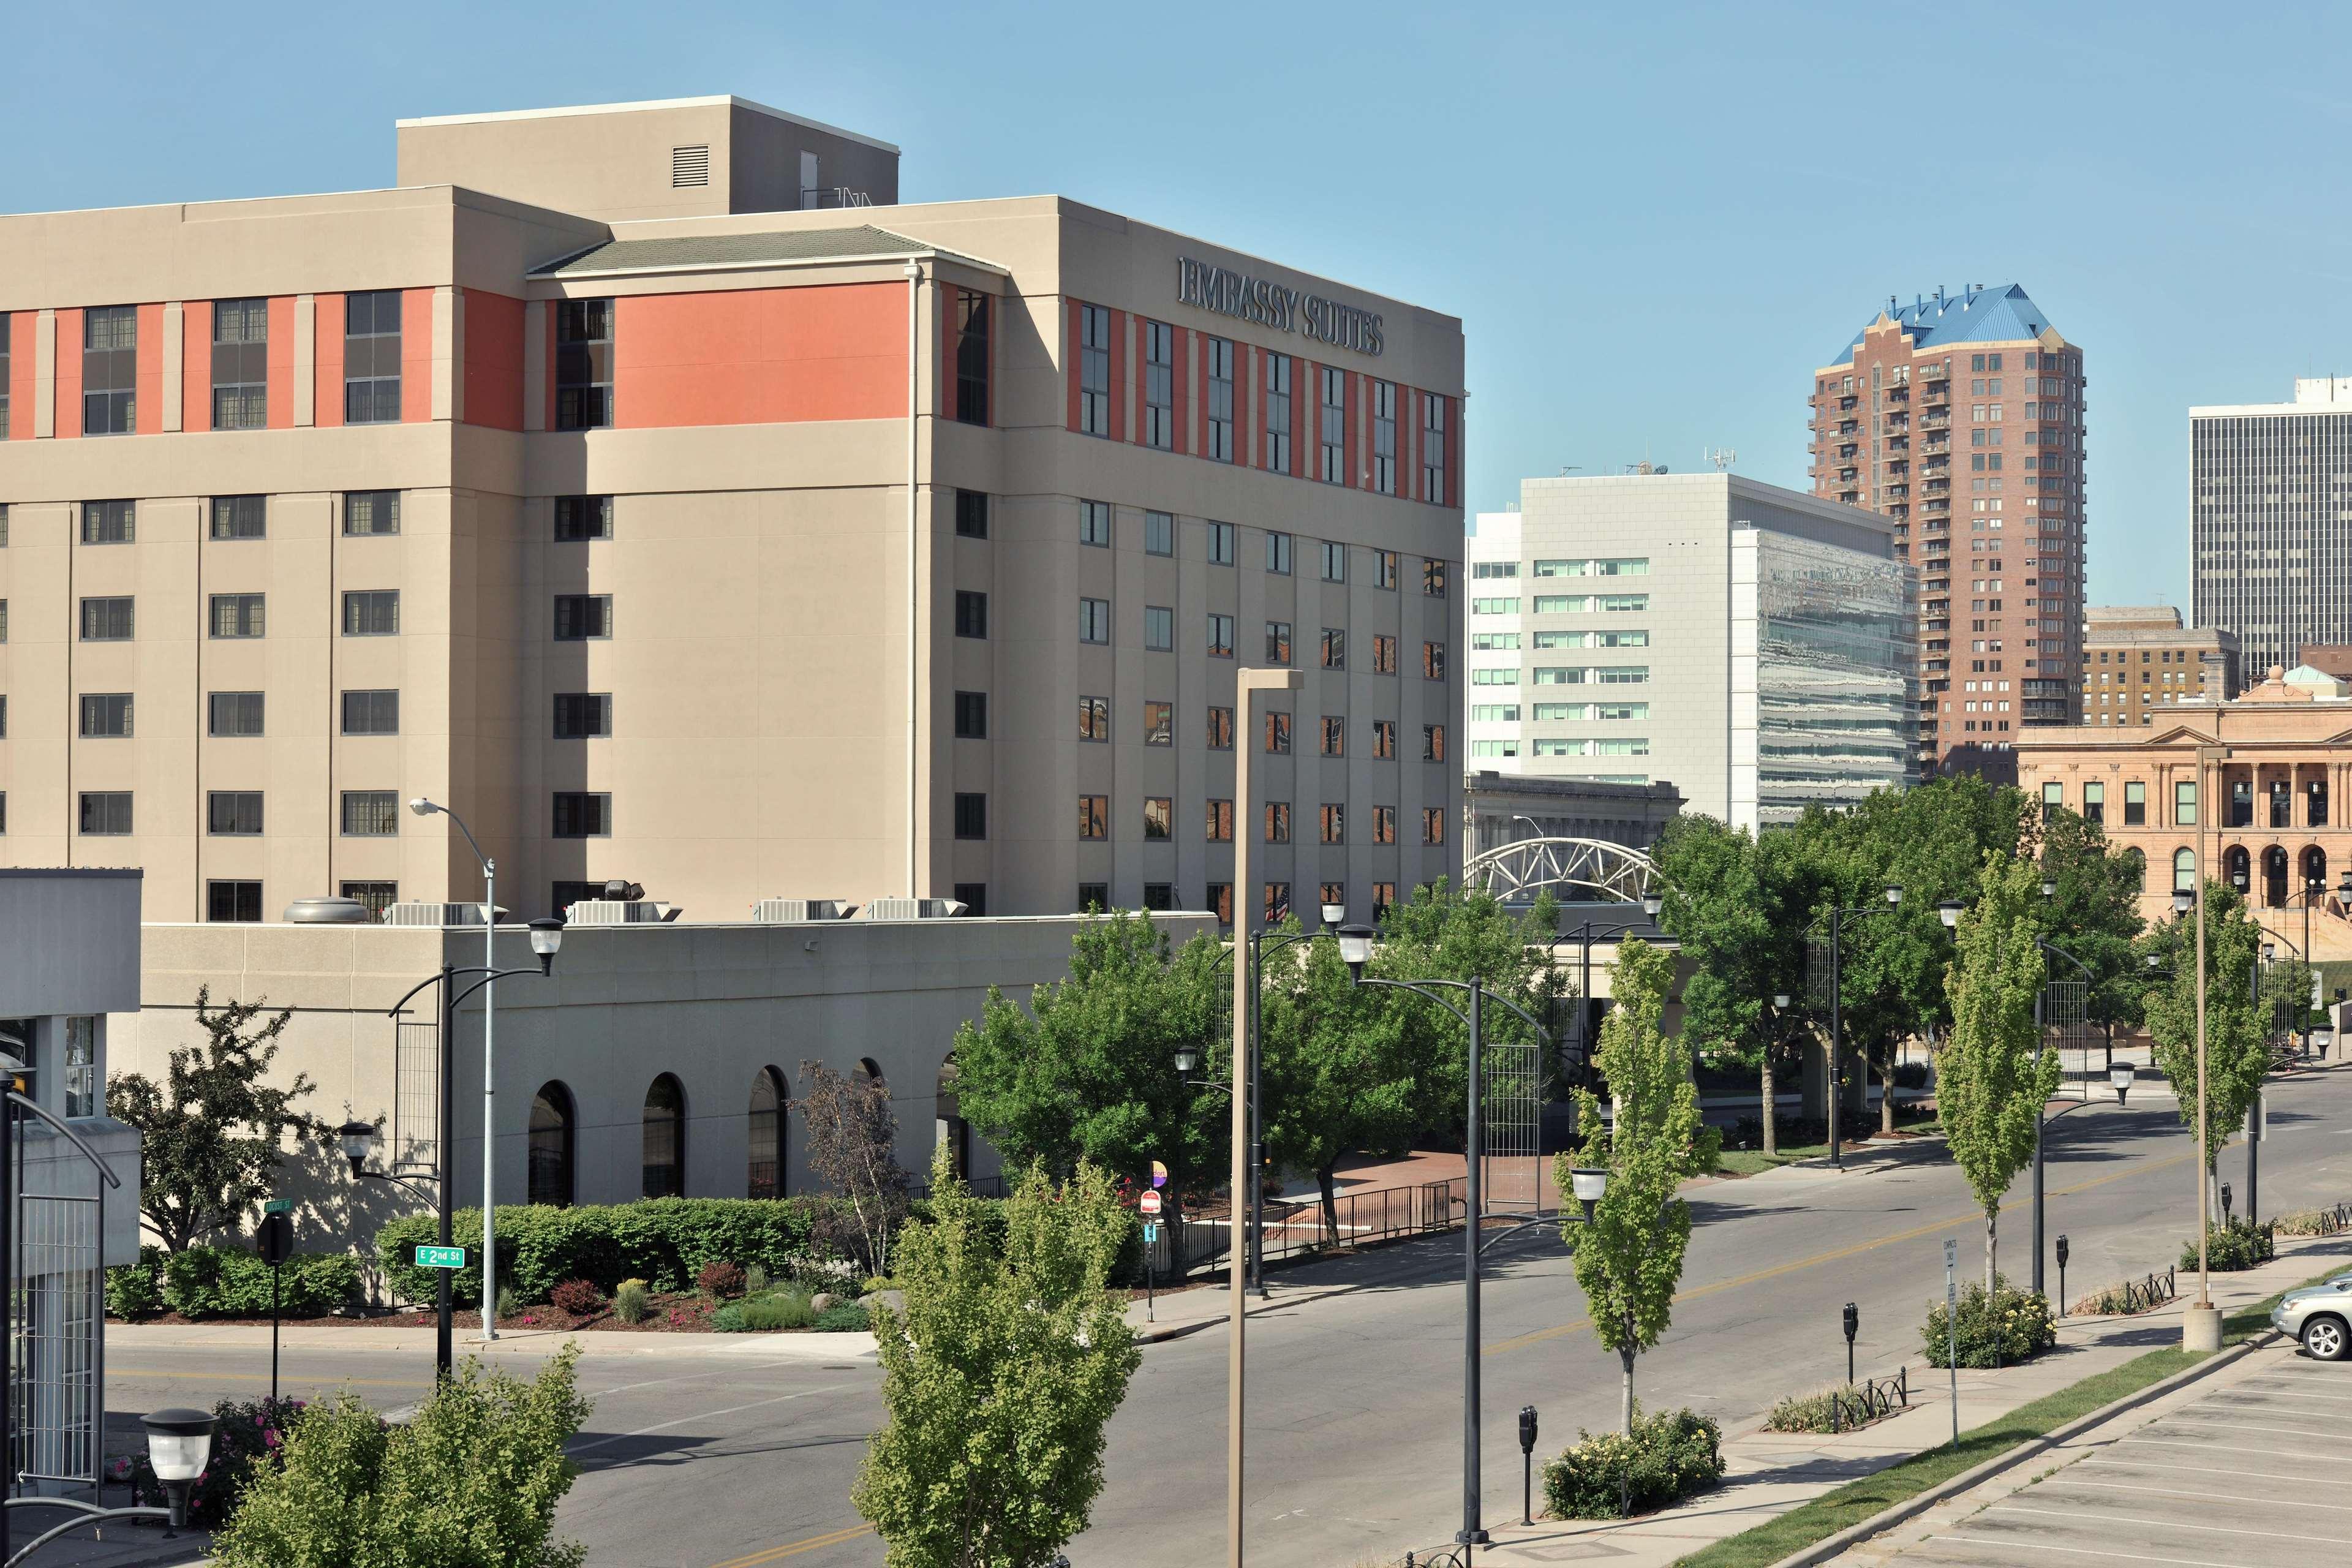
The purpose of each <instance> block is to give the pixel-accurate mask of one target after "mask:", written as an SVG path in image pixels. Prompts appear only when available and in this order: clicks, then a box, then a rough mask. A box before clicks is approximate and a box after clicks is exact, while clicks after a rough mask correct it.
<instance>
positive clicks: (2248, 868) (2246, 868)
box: [2221, 844, 2253, 897]
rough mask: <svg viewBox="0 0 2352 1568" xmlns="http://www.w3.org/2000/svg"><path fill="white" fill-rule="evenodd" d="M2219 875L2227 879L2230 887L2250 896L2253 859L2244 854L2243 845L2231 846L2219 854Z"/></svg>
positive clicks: (2244, 848)
mask: <svg viewBox="0 0 2352 1568" xmlns="http://www.w3.org/2000/svg"><path fill="white" fill-rule="evenodd" d="M2221 875H2222V876H2224V877H2226V878H2228V879H2229V881H2230V886H2231V887H2233V888H2235V889H2238V891H2240V892H2241V893H2246V894H2247V895H2248V896H2249V897H2251V896H2252V892H2251V889H2252V887H2253V858H2252V856H2250V855H2248V854H2247V853H2246V847H2245V846H2244V845H2242V844H2232V845H2231V846H2230V847H2229V848H2227V849H2225V850H2223V851H2222V852H2221Z"/></svg>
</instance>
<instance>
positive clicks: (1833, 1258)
mask: <svg viewBox="0 0 2352 1568" xmlns="http://www.w3.org/2000/svg"><path fill="white" fill-rule="evenodd" d="M2196 1157H2197V1153H2196V1151H2195V1150H2193V1149H2192V1150H2190V1151H2189V1152H2188V1153H2186V1154H2173V1155H2169V1156H2168V1157H2166V1158H2164V1159H2161V1160H2151V1161H2149V1162H2148V1163H2146V1164H2140V1165H2134V1166H2132V1167H2130V1168H2129V1169H2127V1170H2122V1171H2110V1172H2109V1173H2107V1174H2105V1175H2104V1176H2094V1177H2092V1178H2091V1179H2090V1180H2089V1181H2086V1182H2076V1183H2075V1184H2074V1185H2072V1186H2067V1187H2051V1188H2048V1189H2045V1191H2044V1192H2043V1194H2042V1196H2043V1198H2044V1200H2045V1201H2046V1200H2048V1199H2050V1198H2059V1197H2064V1196H2066V1195H2067V1194H2070V1193H2080V1192H2087V1191H2089V1190H2090V1189H2091V1188H2093V1187H2103V1186H2105V1185H2106V1184H2108V1183H2109V1182H2120V1181H2122V1180H2123V1179H2124V1178H2125V1177H2126V1176H2140V1175H2146V1174H2147V1173H2148V1172H2150V1171H2161V1170H2164V1169H2166V1168H2168V1167H2169V1166H2173V1165H2185V1164H2187V1163H2189V1161H2191V1160H2194V1159H2195V1158H2196ZM2032 1202H2033V1200H2032V1198H2030V1197H2026V1198H2020V1199H2018V1200H2017V1201H2016V1202H2014V1203H2007V1204H2003V1205H2000V1212H2002V1213H2003V1214H2007V1213H2008V1212H2009V1211H2010V1210H2011V1209H2017V1208H2027V1207H2030V1206H2031V1205H2032ZM1983 1219H1984V1215H1983V1213H1982V1211H1980V1210H1971V1211H1969V1213H1967V1214H1962V1215H1953V1216H1952V1217H1950V1218H1948V1219H1938V1220H1930V1221H1929V1222H1928V1223H1927V1224H1926V1225H1922V1226H1914V1227H1913V1228H1911V1229H1909V1230H1905V1231H1897V1232H1896V1233H1895V1235H1893V1236H1882V1237H1879V1238H1878V1239H1877V1240H1875V1241H1861V1242H1856V1243H1855V1244H1854V1245H1853V1246H1852V1247H1839V1248H1838V1249H1837V1250H1835V1251H1834V1252H1817V1253H1815V1254H1813V1256H1811V1258H1798V1259H1796V1260H1795V1261H1794V1262H1790V1263H1777V1264H1774V1265H1773V1266H1772V1267H1771V1268H1759V1269H1758V1270H1756V1272H1754V1273H1753V1274H1742V1275H1740V1276H1739V1277H1738V1279H1718V1280H1717V1281H1716V1282H1715V1283H1714V1284H1712V1285H1699V1286H1696V1287H1694V1288H1692V1289H1688V1290H1680V1291H1677V1292H1675V1305H1676V1306H1680V1305H1681V1304H1682V1303H1683V1302H1685V1301H1696V1300H1698V1299H1699V1298H1700V1297H1702V1296H1713V1295H1716V1294H1717V1293H1719V1292H1721V1291H1725V1290H1738V1289H1744V1288H1745V1287H1747V1286H1749V1285H1754V1284H1756V1283H1758V1282H1759V1281H1761V1280H1765V1279H1778V1278H1780V1276H1781V1275H1783V1274H1794V1273H1797V1272H1798V1271H1799V1270H1801V1269H1806V1268H1819V1267H1820V1266H1821V1265H1822V1264H1824V1263H1836V1262H1838V1261H1840V1260H1841V1259H1843V1258H1854V1257H1858V1256H1860V1255H1861V1254H1863V1253H1865V1252H1869V1251H1873V1250H1874V1249H1875V1248H1878V1247H1892V1246H1894V1245H1895V1243H1897V1242H1903V1241H1916V1240H1918V1239H1919V1238H1920V1237H1923V1236H1933V1235H1935V1234H1936V1233H1937V1231H1939V1230H1949V1229H1950V1228H1951V1227H1952V1226H1957V1225H1966V1224H1968V1223H1969V1222H1970V1221H1971V1220H1973V1221H1977V1222H1979V1223H1981V1222H1982V1221H1983ZM1591 1326H1592V1320H1591V1318H1579V1319H1577V1320H1576V1321H1574V1322H1570V1323H1559V1324H1557V1325H1555V1326H1553V1327H1551V1328H1549V1329H1538V1330H1536V1331H1534V1332H1532V1333H1526V1334H1519V1335H1516V1336H1514V1337H1513V1338H1510V1339H1507V1340H1496V1342H1494V1343H1492V1344H1490V1345H1487V1346H1486V1349H1485V1353H1486V1354H1487V1355H1499V1354H1501V1353H1502V1352H1505V1351H1515V1350H1521V1349H1524V1348H1525V1347H1527V1346H1528V1345H1533V1344H1540V1343H1542V1342H1544V1341H1546V1340H1556V1339H1559V1338H1560V1337H1561V1336H1562V1335H1564V1334H1572V1333H1575V1332H1577V1331H1580V1330H1582V1329H1589V1328H1591Z"/></svg>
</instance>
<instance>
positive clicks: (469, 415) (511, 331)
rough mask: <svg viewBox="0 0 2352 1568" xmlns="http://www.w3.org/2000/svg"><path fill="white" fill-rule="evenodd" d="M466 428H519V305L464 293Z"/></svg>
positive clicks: (474, 292)
mask: <svg viewBox="0 0 2352 1568" xmlns="http://www.w3.org/2000/svg"><path fill="white" fill-rule="evenodd" d="M463 320H464V321H465V323H466V423H467V424H468V425H488V426H490V427H492V428H493V429H498V430H520V429H521V428H522V301H521V300H515V299H509V297H508V296H506V295H504V294H490V293H485V292H484V291H483V290H481V289H467V290H466V310H465V315H464V318H463Z"/></svg>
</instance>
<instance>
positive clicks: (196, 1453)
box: [0, 1405, 219, 1568]
mask: <svg viewBox="0 0 2352 1568" xmlns="http://www.w3.org/2000/svg"><path fill="white" fill-rule="evenodd" d="M139 1424H140V1425H141V1426H144V1427H145V1428H146V1429H147V1468H150V1469H152V1470H153V1471H154V1472H155V1479H157V1480H159V1481H161V1482H163V1496H164V1499H165V1500H166V1503H167V1505H168V1506H166V1507H163V1508H155V1507H152V1506H142V1507H135V1508H100V1507H99V1506H98V1505H97V1504H95V1503H87V1502H83V1501H82V1500H80V1499H79V1498H64V1497H16V1498H10V1499H8V1500H6V1501H5V1503H0V1510H6V1509H18V1508H61V1509H66V1510H70V1511H71V1512H72V1514H73V1516H74V1517H73V1518H71V1519H68V1520H67V1521H65V1522H64V1523H63V1524H59V1525H57V1526H54V1527H52V1528H51V1529H49V1530H47V1531H43V1532H42V1533H41V1534H39V1535H37V1536H35V1537H34V1538H33V1539H32V1540H31V1541H29V1542H26V1543H25V1545H24V1546H23V1547H22V1548H21V1549H19V1550H18V1551H16V1552H12V1553H11V1554H10V1555H9V1556H8V1558H7V1562H6V1568H17V1564H19V1563H24V1562H26V1561H27V1560H28V1559H30V1558H31V1556H32V1555H33V1553H34V1552H38V1551H39V1550H40V1549H41V1548H42V1547H44V1546H47V1544H48V1543H49V1542H52V1541H55V1540H57V1539H58V1537H59V1536H61V1535H67V1534H69V1533H71V1532H72V1531H77V1530H79V1529H80V1528H81V1527H82V1526H84V1525H86V1524H104V1523H106V1522H107V1521H109V1520H116V1519H160V1520H162V1521H163V1522H164V1524H165V1525H166V1526H167V1527H168V1528H166V1529H165V1531H164V1532H163V1535H164V1539H166V1540H171V1539H173V1536H174V1535H175V1534H176V1532H178V1531H182V1530H185V1529H186V1528H187V1525H188V1493H189V1492H190V1491H191V1490H192V1489H194V1486H195V1484H196V1479H197V1478H198V1477H199V1476H202V1475H203V1474H204V1473H205V1465H206V1464H208V1463H210V1462H211V1459H212V1453H213V1430H214V1428H215V1426H218V1425H219V1423H218V1421H217V1420H216V1419H215V1417H214V1415H213V1414H212V1412H210V1411H208V1410H189V1409H184V1408H182V1407H180V1406H177V1405H174V1406H173V1407H171V1408H169V1409H164V1410H151V1411H149V1412H148V1413H147V1414H146V1415H142V1416H141V1417H140V1418H139Z"/></svg>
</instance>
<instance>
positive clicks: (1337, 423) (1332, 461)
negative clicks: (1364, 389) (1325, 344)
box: [1315, 365, 1348, 485]
mask: <svg viewBox="0 0 2352 1568" xmlns="http://www.w3.org/2000/svg"><path fill="white" fill-rule="evenodd" d="M1315 376H1316V381H1317V383H1318V385H1319V386H1320V388H1321V391H1322V397H1321V399H1320V402H1319V405H1318V406H1319V409H1320V412H1321V415H1322V423H1321V427H1320V429H1319V430H1318V432H1317V435H1318V441H1317V443H1316V449H1317V451H1318V453H1319V455H1320V465H1319V467H1318V469H1317V472H1316V478H1318V479H1321V480H1322V481H1323V482H1324V483H1325V484H1327V485H1343V484H1346V483H1347V482H1348V446H1347V442H1348V374H1347V372H1345V371H1340V370H1333V369H1332V368H1331V367H1330V366H1329V365H1318V366H1317V367H1316V371H1315Z"/></svg>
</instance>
